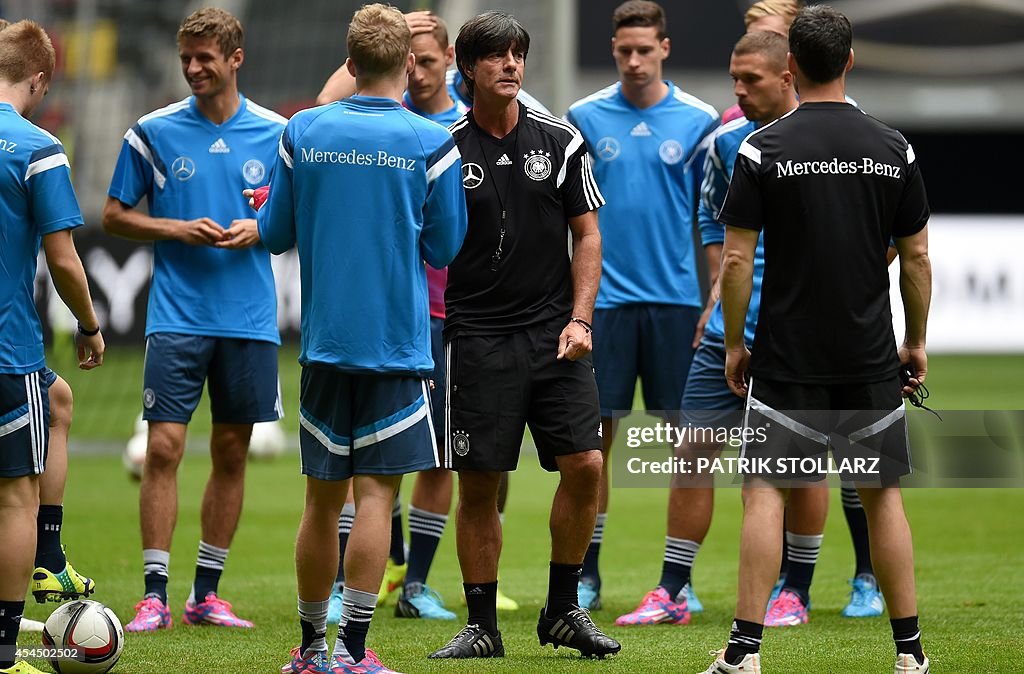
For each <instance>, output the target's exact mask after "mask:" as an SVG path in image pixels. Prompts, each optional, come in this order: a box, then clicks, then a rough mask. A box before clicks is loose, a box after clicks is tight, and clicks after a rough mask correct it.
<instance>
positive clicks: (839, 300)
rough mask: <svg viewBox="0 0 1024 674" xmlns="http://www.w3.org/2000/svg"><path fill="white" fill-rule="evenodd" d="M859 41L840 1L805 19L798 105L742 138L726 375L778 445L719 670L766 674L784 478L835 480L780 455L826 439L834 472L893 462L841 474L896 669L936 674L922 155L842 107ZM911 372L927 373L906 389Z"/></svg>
mask: <svg viewBox="0 0 1024 674" xmlns="http://www.w3.org/2000/svg"><path fill="white" fill-rule="evenodd" d="M851 43H852V29H851V27H850V22H849V21H848V20H847V18H846V17H845V16H843V15H842V14H840V13H839V12H837V11H835V10H834V9H832V8H831V7H827V6H823V5H818V6H814V7H810V8H807V9H805V10H803V11H802V12H801V13H800V14H799V15H798V16H797V18H796V20H795V21H794V22H793V25H792V27H791V28H790V34H789V46H790V55H789V69H790V70H791V71H792V72H793V74H794V76H795V77H796V81H797V88H798V91H799V93H800V100H801V104H800V107H799V108H797V109H796V110H795V111H794V112H792V113H790V114H788V115H786V116H784V117H782V118H781V119H779V120H778V121H776V122H774V123H772V124H769V125H767V126H765V127H764V128H762V129H760V130H758V131H756V132H754V133H753V134H751V135H750V137H748V138H747V139H746V140H745V141H744V142H743V144H742V145H741V146H740V149H739V156H738V158H737V160H736V167H735V170H734V172H733V177H732V183H731V184H730V187H729V194H728V197H727V198H726V201H725V205H724V206H723V208H722V212H721V214H720V216H719V219H720V220H721V221H722V222H723V223H725V224H726V225H727V228H726V238H725V246H724V249H723V251H722V260H723V262H722V274H721V279H722V306H723V310H724V315H725V342H726V352H727V353H726V378H727V379H728V381H729V385H730V387H731V388H732V389H733V391H734V392H735V393H737V394H738V395H746V397H747V406H746V410H747V415H748V428H747V430H748V433H749V432H750V431H751V430H753V429H757V428H761V429H765V432H766V436H767V437H766V440H765V441H764V442H754V441H748V442H746V443H745V445H744V447H743V453H742V456H744V457H747V458H750V459H756V458H766V457H767V458H769V459H770V463H769V464H768V466H764V465H758V466H757V467H756V468H754V470H753V472H754V473H755V475H749V476H748V477H747V482H746V484H745V485H744V514H743V533H742V544H741V547H740V579H739V597H738V599H737V605H736V618H735V621H734V622H733V626H732V633H731V635H730V638H729V642H728V645H727V647H726V649H725V651H724V652H722V653H720V656H719V658H718V659H716V661H715V662H714V663H713V664H712V665H711V667H710V668H709V669H708V670H707V671H708V672H717V673H720V674H728V673H731V672H760V655H759V653H758V650H759V647H760V643H761V633H762V627H763V622H764V611H765V609H764V607H765V605H766V604H767V602H768V597H769V595H770V593H771V589H772V584H773V583H774V582H775V575H776V572H777V570H778V568H779V560H780V556H781V547H782V513H783V508H784V505H785V496H786V490H785V489H783V488H780V487H779V485H780V484H784V483H780V482H771V481H769V480H771V479H778V478H779V477H784V478H786V479H789V480H799V479H804V480H806V479H808V478H809V479H811V480H816V479H820V477H821V476H820V475H819V474H817V471H815V470H813V469H812V470H811V474H808V473H807V472H804V473H801V472H800V469H797V470H793V467H792V464H790V463H788V462H782V461H777V459H779V458H795V457H799V458H817V459H820V458H822V457H825V456H826V455H827V450H828V447H829V445H831V446H832V447H833V451H834V453H835V457H836V462H837V463H840V462H841V459H842V457H843V456H853V455H859V456H875V457H881V460H880V463H879V467H878V469H879V472H878V474H877V475H869V474H864V473H860V474H857V475H845V476H844V479H853V480H859V481H860V482H861V485H860V486H859V488H858V491H859V493H860V496H861V500H862V501H863V503H864V509H865V511H866V513H867V516H868V522H869V530H870V538H871V555H872V561H873V562H874V564H875V569H876V571H877V576H878V580H879V583H880V585H881V589H882V593H883V595H884V596H885V601H886V604H887V605H888V607H889V614H890V617H891V618H892V619H891V621H890V622H891V623H892V630H893V639H894V640H895V642H896V652H897V660H896V666H895V672H896V673H897V674H905V673H908V672H919V673H922V672H927V671H928V660H927V658H925V656H924V653H923V652H922V650H921V640H920V631H919V630H918V620H917V603H916V596H915V589H914V561H913V547H912V544H911V536H910V527H909V525H908V523H907V519H906V515H905V514H904V511H903V501H902V496H901V494H900V491H899V476H900V475H904V474H907V473H909V472H910V454H909V447H908V445H907V433H906V422H905V418H904V408H903V403H902V400H901V399H900V394H901V388H902V393H903V394H908V393H911V392H912V391H913V390H914V389H915V388H916V387H917V386H918V385H919V384H920V383H921V382H923V381H924V378H925V374H926V371H927V358H926V355H925V324H926V320H927V315H928V303H929V300H930V297H931V266H930V263H929V261H928V234H927V227H926V225H927V222H928V203H927V200H926V197H925V190H924V183H923V181H922V178H921V174H920V172H919V170H918V165H917V162H916V161H915V157H914V150H913V148H912V147H911V146H910V145H909V144H908V143H907V141H906V140H905V139H904V138H903V136H901V135H900V134H899V133H898V132H897V131H894V130H893V129H890V128H889V127H887V126H885V125H884V124H882V123H880V122H878V121H877V120H875V119H873V118H871V117H869V116H868V115H865V114H864V113H862V112H860V111H859V110H857V109H856V108H854V107H853V106H851V105H849V104H848V103H846V102H845V96H844V94H845V74H846V72H847V71H848V70H849V69H850V68H852V67H853V51H852V50H851V48H850V45H851ZM762 228H763V230H764V232H763V233H764V259H765V270H764V283H763V285H762V289H761V309H760V316H759V320H758V324H757V331H756V333H755V336H754V344H753V357H751V355H750V352H749V351H747V349H746V347H745V346H744V344H743V323H744V317H745V314H746V311H747V302H748V300H749V297H750V288H751V271H752V260H753V256H754V248H755V245H756V243H757V237H758V233H759V231H760V230H761V229H762ZM893 239H894V240H895V242H896V248H897V250H898V251H899V256H900V290H901V292H902V295H903V304H904V313H905V315H906V325H907V332H906V337H905V339H904V342H903V344H902V346H900V347H899V348H898V349H897V347H896V340H895V338H894V336H893V331H892V315H891V310H890V307H889V282H888V273H887V271H886V249H887V247H888V245H889V242H890V240H893ZM901 364H903V365H902V366H905V367H908V368H910V369H911V371H913V372H914V373H915V375H914V377H913V378H911V379H910V381H909V385H907V386H905V387H901V383H900V380H899V376H898V372H899V370H900V368H901V367H902V366H901ZM791 410H804V412H793V411H791ZM806 410H819V412H816V413H814V412H811V413H808V412H806ZM821 410H842V411H843V412H841V413H837V414H831V415H830V414H829V413H828V412H821ZM748 437H749V436H748ZM813 464H814V462H813V461H812V462H811V465H813ZM805 465H807V464H806V462H804V463H803V464H802V466H805ZM868 465H869V466H870V465H871V464H870V463H868ZM840 467H842V466H840ZM786 468H789V470H786ZM868 470H870V468H868ZM868 480H870V486H868V485H869V482H868Z"/></svg>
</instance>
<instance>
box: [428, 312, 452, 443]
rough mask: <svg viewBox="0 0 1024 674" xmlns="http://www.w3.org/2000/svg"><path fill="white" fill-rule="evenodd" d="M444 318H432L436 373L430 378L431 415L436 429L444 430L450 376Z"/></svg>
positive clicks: (432, 345)
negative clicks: (431, 387)
mask: <svg viewBox="0 0 1024 674" xmlns="http://www.w3.org/2000/svg"><path fill="white" fill-rule="evenodd" d="M443 331H444V319H443V318H434V317H431V318H430V355H431V356H432V357H433V359H434V373H433V374H432V375H430V379H431V380H432V381H433V382H434V388H433V389H431V391H430V416H431V417H432V418H433V420H434V431H435V432H441V433H443V432H444V407H445V401H446V400H447V399H448V396H447V395H446V394H447V388H448V377H447V376H445V371H446V369H447V368H446V367H445V362H444V336H443V335H442V332H443Z"/></svg>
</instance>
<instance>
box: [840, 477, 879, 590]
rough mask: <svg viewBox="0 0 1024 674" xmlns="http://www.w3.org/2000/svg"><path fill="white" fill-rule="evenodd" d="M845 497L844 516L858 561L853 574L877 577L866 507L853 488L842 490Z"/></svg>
mask: <svg viewBox="0 0 1024 674" xmlns="http://www.w3.org/2000/svg"><path fill="white" fill-rule="evenodd" d="M841 491H842V497H843V515H845V516H846V526H847V527H848V528H849V529H850V538H852V539H853V554H854V556H855V558H856V561H857V568H856V570H855V571H854V573H853V576H854V578H856V577H857V576H859V575H862V574H870V575H872V576H873V575H875V569H874V567H873V566H871V545H870V543H869V541H868V516H867V515H865V514H864V506H863V505H861V502H860V496H858V495H857V490H856V489H854V488H853V487H843V488H842V489H841Z"/></svg>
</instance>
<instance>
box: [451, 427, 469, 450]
mask: <svg viewBox="0 0 1024 674" xmlns="http://www.w3.org/2000/svg"><path fill="white" fill-rule="evenodd" d="M452 448H453V449H454V450H455V453H456V454H458V455H459V456H466V455H467V454H469V433H467V432H466V431H455V432H454V433H453V434H452Z"/></svg>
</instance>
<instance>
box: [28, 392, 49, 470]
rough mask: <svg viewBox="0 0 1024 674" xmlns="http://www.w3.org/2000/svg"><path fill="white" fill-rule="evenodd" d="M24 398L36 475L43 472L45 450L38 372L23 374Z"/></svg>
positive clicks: (44, 424) (44, 425) (43, 419)
mask: <svg viewBox="0 0 1024 674" xmlns="http://www.w3.org/2000/svg"><path fill="white" fill-rule="evenodd" d="M25 398H26V399H27V400H28V418H29V424H28V425H29V435H30V436H31V439H32V470H33V472H34V473H35V474H37V475H38V474H39V473H42V472H43V464H44V462H45V459H44V453H45V451H46V419H45V415H44V414H43V398H42V394H41V393H40V392H39V373H38V372H32V373H31V374H27V375H25Z"/></svg>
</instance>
